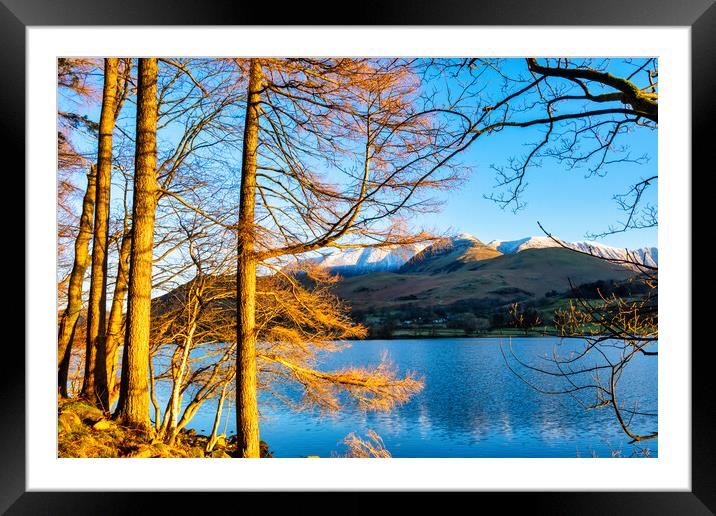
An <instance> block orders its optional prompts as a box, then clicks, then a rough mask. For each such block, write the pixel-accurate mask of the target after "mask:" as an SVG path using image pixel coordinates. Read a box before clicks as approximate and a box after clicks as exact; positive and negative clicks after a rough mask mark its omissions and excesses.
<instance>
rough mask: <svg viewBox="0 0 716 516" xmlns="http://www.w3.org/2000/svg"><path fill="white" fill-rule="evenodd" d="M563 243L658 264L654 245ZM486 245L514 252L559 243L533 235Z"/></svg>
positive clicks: (601, 254)
mask: <svg viewBox="0 0 716 516" xmlns="http://www.w3.org/2000/svg"><path fill="white" fill-rule="evenodd" d="M562 243H563V244H564V245H566V246H567V247H571V248H573V249H576V250H578V251H582V252H585V253H589V254H593V255H594V256H598V257H600V258H608V259H611V260H625V261H637V262H639V263H642V264H644V265H647V266H649V267H657V266H658V265H659V250H658V248H656V247H642V248H640V249H626V248H623V247H612V246H609V245H605V244H602V243H599V242H593V241H590V240H579V241H576V242H564V241H562ZM487 245H488V246H490V247H492V248H494V249H497V250H498V251H500V252H501V253H503V254H514V253H519V252H520V251H524V250H525V249H543V248H546V247H560V244H559V243H557V242H555V241H554V240H553V239H551V238H549V237H546V236H533V237H527V238H521V239H519V240H509V241H505V240H493V241H492V242H490V243H489V244H487Z"/></svg>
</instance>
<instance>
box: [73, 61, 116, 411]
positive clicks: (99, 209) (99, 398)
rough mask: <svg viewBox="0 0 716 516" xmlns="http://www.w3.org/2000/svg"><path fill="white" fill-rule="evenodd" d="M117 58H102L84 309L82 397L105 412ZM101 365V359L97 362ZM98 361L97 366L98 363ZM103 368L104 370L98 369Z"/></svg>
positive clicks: (107, 408)
mask: <svg viewBox="0 0 716 516" xmlns="http://www.w3.org/2000/svg"><path fill="white" fill-rule="evenodd" d="M118 64H119V59H117V58H106V59H105V64H104V88H103V92H102V111H101V115H100V122H99V144H98V151H97V189H96V192H97V193H96V202H95V213H94V232H93V239H92V275H91V279H90V295H89V306H88V309H87V342H86V353H85V377H84V383H83V385H82V393H81V395H82V397H84V398H86V399H88V400H90V401H92V402H93V403H97V404H98V406H99V407H101V408H103V409H104V410H109V406H108V405H109V403H108V398H107V379H106V371H96V364H95V359H96V357H97V353H98V350H99V352H100V353H104V345H105V332H106V314H107V308H106V304H107V245H108V242H109V240H108V239H109V233H108V224H109V200H110V179H111V175H112V132H113V130H114V124H115V118H116V113H115V109H116V107H117V79H118ZM100 362H101V363H104V359H102V360H101V361H100ZM100 362H98V363H100ZM101 369H104V367H101Z"/></svg>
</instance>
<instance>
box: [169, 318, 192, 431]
mask: <svg viewBox="0 0 716 516" xmlns="http://www.w3.org/2000/svg"><path fill="white" fill-rule="evenodd" d="M195 331H196V324H192V325H191V328H190V329H189V332H188V335H187V337H186V339H185V340H184V348H183V349H182V352H181V359H180V361H179V370H178V371H177V373H176V375H175V377H174V381H173V384H172V393H171V396H170V398H169V400H170V408H169V424H168V435H169V440H168V441H167V444H174V439H175V437H176V428H177V425H178V423H179V412H180V411H181V399H182V385H183V383H184V376H185V375H186V370H187V364H188V363H189V353H190V352H191V347H192V344H193V342H194V332H195Z"/></svg>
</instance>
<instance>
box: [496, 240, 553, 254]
mask: <svg viewBox="0 0 716 516" xmlns="http://www.w3.org/2000/svg"><path fill="white" fill-rule="evenodd" d="M487 245H488V246H490V247H492V248H493V249H497V250H498V251H500V252H501V253H502V254H514V253H519V252H520V251H524V250H525V249H544V248H545V247H559V244H558V243H556V242H555V241H554V240H552V239H551V238H549V237H546V236H533V237H526V238H520V239H519V240H493V241H492V242H490V243H488V244H487Z"/></svg>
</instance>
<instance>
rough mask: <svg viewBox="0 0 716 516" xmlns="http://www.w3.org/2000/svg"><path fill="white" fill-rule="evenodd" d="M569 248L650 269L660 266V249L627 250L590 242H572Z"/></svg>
mask: <svg viewBox="0 0 716 516" xmlns="http://www.w3.org/2000/svg"><path fill="white" fill-rule="evenodd" d="M569 246H570V247H572V248H574V249H577V250H579V251H583V252H585V253H590V254H594V255H596V256H600V257H602V258H609V259H612V260H626V261H636V262H639V263H642V264H644V265H647V266H649V267H657V266H658V265H659V249H658V248H656V247H642V248H640V249H625V248H620V247H612V246H608V245H604V244H600V243H599V242H591V241H589V240H580V241H577V242H572V243H570V244H569Z"/></svg>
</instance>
